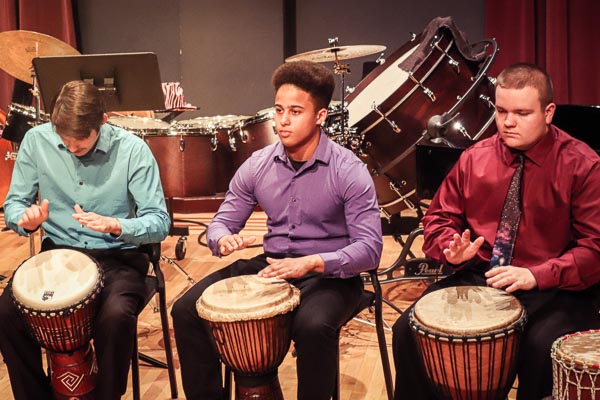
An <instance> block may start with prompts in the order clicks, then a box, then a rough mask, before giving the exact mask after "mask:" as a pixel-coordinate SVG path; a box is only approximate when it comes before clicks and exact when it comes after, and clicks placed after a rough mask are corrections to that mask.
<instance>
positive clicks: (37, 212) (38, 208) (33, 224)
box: [17, 199, 50, 231]
mask: <svg viewBox="0 0 600 400" xmlns="http://www.w3.org/2000/svg"><path fill="white" fill-rule="evenodd" d="M48 215H50V202H49V201H48V200H47V199H44V200H42V203H41V204H39V205H38V204H32V205H30V206H29V208H27V209H26V210H25V212H24V213H23V215H22V216H21V219H19V221H18V222H17V225H19V226H20V227H22V228H24V229H27V230H28V231H35V230H36V229H37V228H39V226H40V225H41V224H42V222H44V221H46V220H47V219H48Z"/></svg>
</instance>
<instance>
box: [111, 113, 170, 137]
mask: <svg viewBox="0 0 600 400" xmlns="http://www.w3.org/2000/svg"><path fill="white" fill-rule="evenodd" d="M107 122H108V123H109V124H111V125H114V126H116V127H119V128H123V129H125V130H128V131H131V132H133V133H136V134H145V135H152V134H167V133H168V132H169V127H170V126H171V125H170V124H169V123H168V122H165V121H162V120H160V119H154V118H148V117H134V116H124V117H120V116H111V117H109V118H108V121H107Z"/></svg>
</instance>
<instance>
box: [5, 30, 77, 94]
mask: <svg viewBox="0 0 600 400" xmlns="http://www.w3.org/2000/svg"><path fill="white" fill-rule="evenodd" d="M0 54H2V56H1V57H0V69H2V70H3V71H5V72H6V73H7V74H9V75H11V76H13V77H14V78H17V79H20V80H22V81H23V82H27V83H33V78H32V77H31V71H32V68H33V67H32V65H31V61H32V60H33V59H34V58H35V57H45V56H71V55H73V56H74V55H79V54H80V53H79V52H78V51H77V50H75V49H74V48H72V47H71V46H69V45H68V44H66V43H64V42H62V41H60V40H58V39H56V38H55V37H52V36H49V35H45V34H43V33H38V32H32V31H5V32H0Z"/></svg>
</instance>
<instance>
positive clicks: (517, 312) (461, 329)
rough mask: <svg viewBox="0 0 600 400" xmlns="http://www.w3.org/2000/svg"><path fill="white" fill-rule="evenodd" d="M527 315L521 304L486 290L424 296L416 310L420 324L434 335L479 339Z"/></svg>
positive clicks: (499, 292)
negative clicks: (483, 333)
mask: <svg viewBox="0 0 600 400" xmlns="http://www.w3.org/2000/svg"><path fill="white" fill-rule="evenodd" d="M522 315H523V307H522V306H521V303H520V302H519V300H518V299H517V298H516V297H514V296H513V295H511V294H510V293H507V292H505V291H504V290H499V289H494V288H491V287H485V286H456V287H450V288H444V289H440V290H436V291H435V292H431V293H428V294H426V295H425V296H423V297H422V298H421V299H419V301H417V303H416V304H415V307H414V316H415V318H416V319H417V320H418V322H419V323H421V324H422V325H424V326H425V327H426V328H428V329H429V330H432V331H436V332H440V333H446V334H452V335H467V336H470V335H476V334H478V333H481V332H490V331H493V330H495V329H500V328H505V327H508V326H509V325H511V324H512V323H513V322H516V321H518V320H519V319H520V318H521V316H522Z"/></svg>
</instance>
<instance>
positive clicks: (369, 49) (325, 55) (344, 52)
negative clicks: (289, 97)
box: [285, 45, 385, 62]
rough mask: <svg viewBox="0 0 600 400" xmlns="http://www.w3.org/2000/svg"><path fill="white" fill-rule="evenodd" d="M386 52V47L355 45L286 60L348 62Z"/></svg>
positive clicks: (331, 48) (286, 60)
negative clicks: (348, 60) (351, 59)
mask: <svg viewBox="0 0 600 400" xmlns="http://www.w3.org/2000/svg"><path fill="white" fill-rule="evenodd" d="M384 50H385V46H379V45H353V46H335V47H328V48H326V49H319V50H312V51H307V52H306V53H300V54H296V55H294V56H290V57H288V58H286V59H285V62H290V61H298V60H306V61H313V62H329V61H336V59H337V60H347V59H350V58H358V57H364V56H368V55H371V54H375V53H379V52H382V51H384ZM336 56H337V58H336Z"/></svg>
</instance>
